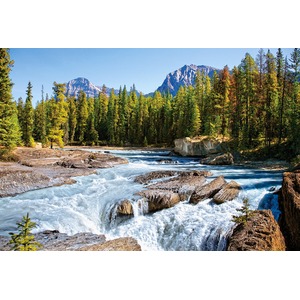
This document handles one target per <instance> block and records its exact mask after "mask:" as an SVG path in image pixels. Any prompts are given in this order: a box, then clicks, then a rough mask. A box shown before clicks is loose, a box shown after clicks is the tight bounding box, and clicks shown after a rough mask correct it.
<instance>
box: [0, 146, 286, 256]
mask: <svg viewBox="0 0 300 300" xmlns="http://www.w3.org/2000/svg"><path fill="white" fill-rule="evenodd" d="M90 151H98V150H93V149H91V150H90ZM110 152H111V153H112V154H114V155H117V156H121V157H125V158H127V159H128V160H129V164H127V165H119V166H116V167H114V168H109V169H99V170H97V174H93V175H89V176H84V177H76V178H75V179H76V181H77V183H75V184H73V185H64V186H60V187H51V188H46V189H41V190H36V191H30V192H26V193H24V194H20V195H17V196H15V197H6V198H2V199H1V200H0V235H8V233H9V232H11V231H16V222H19V221H20V220H21V218H22V216H24V215H25V214H26V213H27V212H28V213H29V215H30V217H31V219H32V220H33V221H34V222H36V224H37V227H36V229H35V230H34V231H33V232H38V231H42V230H46V229H49V230H54V229H57V230H59V231H60V232H64V233H67V234H70V235H71V234H75V233H78V232H92V233H96V234H102V233H103V234H105V235H106V236H107V239H110V238H116V237H123V236H131V237H134V238H136V239H137V240H138V242H139V244H140V245H141V247H142V250H146V251H147V250H148V251H152V250H177V251H179V250H191V251H193V250H194V251H199V250H224V249H225V247H226V238H227V235H228V233H229V232H230V230H231V229H232V227H233V225H234V223H233V222H232V221H231V219H232V215H237V214H238V213H237V211H236V209H237V208H240V207H241V206H242V201H243V198H245V197H247V198H248V199H249V202H250V208H251V209H257V208H258V209H261V208H269V209H271V210H272V212H273V214H274V216H275V218H276V219H278V217H279V214H280V211H279V209H278V199H277V196H276V195H274V194H273V193H272V192H271V191H270V190H271V189H274V188H275V189H277V188H279V187H280V186H281V181H282V172H280V171H266V170H260V169H249V168H245V167H242V166H204V165H200V164H199V159H195V158H183V157H169V156H167V154H168V152H162V151H161V152H155V151H133V150H132V151H130V150H126V151H125V150H124V151H121V150H114V151H110ZM170 158H171V159H172V160H173V162H172V163H168V162H167V163H159V162H158V160H161V159H170ZM155 170H210V171H211V172H212V173H213V176H211V177H209V178H208V179H207V180H208V181H210V180H212V179H214V178H215V177H217V176H219V175H223V176H224V177H225V179H226V180H227V181H230V180H235V181H236V182H238V183H239V184H240V185H241V186H242V191H241V192H240V195H239V197H238V198H237V199H235V200H233V201H230V202H227V203H223V204H221V205H216V204H214V203H213V202H212V201H211V199H207V200H205V201H203V202H200V203H198V204H197V205H192V204H189V203H187V202H181V203H179V204H177V205H176V206H174V207H172V208H169V209H164V210H161V211H158V212H155V213H152V214H145V215H144V214H143V213H142V212H141V211H140V210H139V209H138V205H135V208H136V209H135V212H134V213H135V215H134V217H132V218H129V219H127V218H126V219H125V218H123V219H120V218H116V219H111V211H112V208H113V207H114V206H115V204H116V203H117V202H119V201H121V200H124V199H132V201H133V202H134V203H137V201H138V198H137V196H135V195H134V194H135V193H136V192H138V191H140V190H142V189H143V188H144V187H143V185H141V184H139V183H135V182H134V178H135V176H137V175H141V174H145V173H147V172H151V171H155Z"/></svg>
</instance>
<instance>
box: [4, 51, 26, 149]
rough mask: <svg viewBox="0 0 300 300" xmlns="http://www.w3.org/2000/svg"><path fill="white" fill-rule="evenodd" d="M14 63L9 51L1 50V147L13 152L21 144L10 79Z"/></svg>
mask: <svg viewBox="0 0 300 300" xmlns="http://www.w3.org/2000/svg"><path fill="white" fill-rule="evenodd" d="M13 64H14V61H12V60H11V59H10V55H9V50H8V49H6V48H0V147H4V149H7V150H11V149H13V148H14V147H15V146H17V145H18V144H19V143H20V142H21V133H20V128H19V123H18V112H17V107H16V103H15V102H13V100H12V85H13V84H12V82H11V79H10V77H9V73H10V71H11V68H12V67H13Z"/></svg>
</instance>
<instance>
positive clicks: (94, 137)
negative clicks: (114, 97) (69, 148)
mask: <svg viewBox="0 0 300 300" xmlns="http://www.w3.org/2000/svg"><path fill="white" fill-rule="evenodd" d="M87 102H88V119H87V130H86V133H85V140H86V141H88V142H90V143H91V145H92V146H94V145H97V143H98V132H97V130H96V129H95V100H94V98H89V99H88V101H87Z"/></svg>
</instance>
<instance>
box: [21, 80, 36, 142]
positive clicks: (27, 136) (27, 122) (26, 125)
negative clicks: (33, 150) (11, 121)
mask: <svg viewBox="0 0 300 300" xmlns="http://www.w3.org/2000/svg"><path fill="white" fill-rule="evenodd" d="M26 94H27V97H26V100H25V106H24V110H23V124H22V125H23V126H22V132H23V134H22V136H23V141H24V144H25V146H26V147H33V146H34V139H33V123H34V109H33V107H32V85H31V82H30V81H29V83H28V86H27V91H26Z"/></svg>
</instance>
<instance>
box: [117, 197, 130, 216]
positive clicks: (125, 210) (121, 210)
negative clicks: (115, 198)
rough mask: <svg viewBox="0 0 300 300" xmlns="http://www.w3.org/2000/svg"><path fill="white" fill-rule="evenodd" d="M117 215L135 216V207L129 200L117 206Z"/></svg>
mask: <svg viewBox="0 0 300 300" xmlns="http://www.w3.org/2000/svg"><path fill="white" fill-rule="evenodd" d="M117 213H118V214H119V215H133V207H132V204H131V202H130V201H129V200H123V201H122V202H121V203H119V204H118V206H117Z"/></svg>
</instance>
